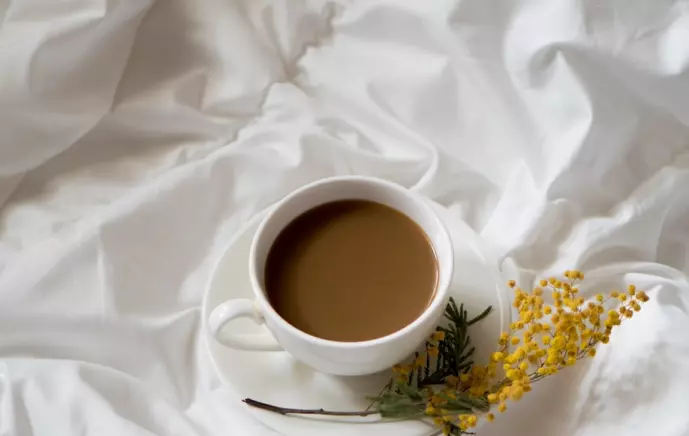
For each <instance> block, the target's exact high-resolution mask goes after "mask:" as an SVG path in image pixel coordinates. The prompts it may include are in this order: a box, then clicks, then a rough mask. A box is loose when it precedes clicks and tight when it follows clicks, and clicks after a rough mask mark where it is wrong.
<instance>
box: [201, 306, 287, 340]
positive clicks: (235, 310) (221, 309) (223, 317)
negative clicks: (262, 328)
mask: <svg viewBox="0 0 689 436" xmlns="http://www.w3.org/2000/svg"><path fill="white" fill-rule="evenodd" d="M238 318H251V319H252V320H253V321H254V322H255V323H256V324H263V315H261V312H260V310H259V308H258V307H257V306H256V303H255V302H254V301H252V300H249V299H246V298H240V299H236V300H229V301H225V302H224V303H222V304H221V305H219V306H218V307H216V308H215V309H213V311H212V312H211V315H210V316H209V317H208V328H209V329H210V333H211V335H213V338H214V339H215V340H216V341H218V342H219V343H221V344H223V345H225V346H227V347H230V348H234V349H236V350H248V351H281V350H282V347H280V344H278V342H277V341H276V340H275V338H274V337H273V335H271V334H270V333H259V334H234V333H225V332H223V327H225V325H226V324H227V323H229V322H230V321H232V320H235V319H238Z"/></svg>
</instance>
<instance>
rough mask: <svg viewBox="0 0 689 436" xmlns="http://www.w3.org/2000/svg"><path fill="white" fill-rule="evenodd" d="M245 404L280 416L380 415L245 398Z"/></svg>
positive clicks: (361, 411)
mask: <svg viewBox="0 0 689 436" xmlns="http://www.w3.org/2000/svg"><path fill="white" fill-rule="evenodd" d="M242 402H243V403H246V404H248V405H249V406H251V407H256V408H257V409H262V410H267V411H269V412H273V413H279V414H280V415H288V414H290V415H329V416H369V415H376V414H378V411H377V410H359V411H356V412H338V411H333V410H324V409H293V408H290V407H279V406H274V405H272V404H267V403H263V402H261V401H256V400H252V399H251V398H245V399H243V400H242Z"/></svg>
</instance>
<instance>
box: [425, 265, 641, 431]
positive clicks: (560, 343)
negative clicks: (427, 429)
mask: <svg viewBox="0 0 689 436" xmlns="http://www.w3.org/2000/svg"><path fill="white" fill-rule="evenodd" d="M583 279H584V274H583V273H582V272H580V271H565V273H564V280H560V279H558V278H555V277H551V278H549V279H548V280H540V281H539V283H538V285H539V286H537V287H535V288H534V289H533V290H531V291H525V290H523V289H521V288H519V287H517V284H516V283H515V282H514V281H510V282H508V285H509V286H510V287H511V288H512V289H513V290H514V302H513V305H514V307H515V308H516V309H517V310H518V312H519V319H518V320H517V321H515V322H513V323H512V324H511V325H510V329H509V331H507V332H503V333H502V334H501V335H500V338H499V347H498V351H496V352H495V353H493V355H492V356H491V361H490V362H489V363H488V364H487V365H484V366H480V365H474V366H473V367H472V368H471V370H470V371H469V372H467V373H465V374H462V375H461V376H460V377H459V380H454V379H450V380H448V382H447V389H446V390H444V391H443V392H444V393H447V392H448V391H452V390H454V391H461V392H466V393H469V395H471V396H472V397H477V398H481V397H484V398H486V399H487V400H488V402H489V403H491V404H494V405H497V410H498V411H499V412H504V411H506V410H507V402H508V401H509V400H512V401H518V400H520V399H521V398H522V396H523V395H524V394H525V393H527V392H529V391H531V389H532V384H533V383H534V382H536V381H538V380H541V379H542V378H544V377H547V376H549V375H552V374H555V373H557V372H558V371H560V370H561V369H563V368H564V367H566V366H571V365H574V364H575V363H576V362H577V360H579V359H582V358H585V357H587V356H590V357H593V356H595V355H596V346H597V345H598V344H599V343H604V344H607V343H608V341H609V340H610V334H611V332H612V330H613V329H614V328H615V327H616V326H618V325H620V323H621V322H622V321H623V319H625V318H632V316H633V315H634V312H638V311H639V310H641V304H642V303H644V302H646V301H648V296H647V295H646V293H644V292H643V291H637V290H636V287H635V286H634V285H630V286H629V287H628V288H627V291H626V292H617V291H613V292H611V293H610V294H609V295H607V296H604V295H602V294H599V295H596V297H595V299H593V300H592V301H586V300H585V299H584V298H583V297H581V296H580V294H581V292H580V290H579V284H580V282H581V281H582V280H583ZM546 298H549V299H550V301H551V303H550V304H546V301H545V300H546ZM612 303H615V304H614V305H615V306H617V307H612ZM606 307H608V309H606ZM432 339H433V340H442V339H441V338H435V337H433V338H432ZM429 352H430V351H429ZM417 360H418V362H417V363H418V364H423V363H425V361H426V360H425V356H424V357H423V359H417ZM503 374H504V376H503ZM436 403H440V404H442V402H441V401H437V396H434V395H429V402H428V408H427V410H426V412H427V414H428V415H429V416H436V417H435V422H436V424H438V425H439V426H443V431H444V432H445V434H449V433H450V432H451V429H452V427H451V426H450V425H449V424H448V423H449V422H453V423H454V425H457V426H458V427H459V428H460V429H461V431H462V432H464V431H466V430H467V429H469V428H472V427H475V426H476V424H477V422H478V420H479V416H477V415H476V414H466V415H459V416H456V417H454V416H453V417H448V416H440V417H439V416H437V413H438V410H439V409H438V407H437V404H436ZM440 415H443V414H442V413H441V414H440ZM483 417H484V418H485V419H486V420H487V421H492V420H493V419H494V415H493V414H492V413H488V414H485V415H483Z"/></svg>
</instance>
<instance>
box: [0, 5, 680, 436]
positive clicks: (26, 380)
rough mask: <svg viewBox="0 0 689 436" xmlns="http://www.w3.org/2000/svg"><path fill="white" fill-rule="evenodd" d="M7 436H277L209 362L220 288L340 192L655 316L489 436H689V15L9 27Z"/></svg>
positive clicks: (270, 16) (428, 8)
mask: <svg viewBox="0 0 689 436" xmlns="http://www.w3.org/2000/svg"><path fill="white" fill-rule="evenodd" d="M0 26H1V27H0V207H1V209H0V435H1V436H15V435H18V436H76V435H84V436H110V435H112V436H122V435H128V436H129V435H132V436H144V435H159V436H167V435H203V436H228V435H259V436H263V435H275V434H276V433H275V432H273V431H269V430H268V429H267V428H265V427H264V426H263V425H262V424H261V423H260V422H258V421H256V420H254V419H253V418H251V417H250V416H249V415H248V414H247V413H246V412H245V411H244V410H243V409H242V408H241V407H239V405H238V404H237V403H236V401H234V400H233V398H232V396H231V395H230V394H228V393H227V392H226V391H225V390H223V388H221V387H220V384H219V381H218V379H217V378H216V376H215V375H214V373H213V372H212V370H211V367H210V364H209V361H208V358H207V356H206V355H205V350H204V346H203V343H202V341H201V334H200V322H201V320H200V313H199V305H200V301H201V297H202V293H203V288H204V284H205V282H206V280H207V278H208V275H209V272H210V271H209V268H210V260H211V259H213V258H215V257H216V256H217V255H218V254H219V250H220V248H221V247H222V246H223V244H224V243H225V241H227V240H228V238H230V237H231V236H232V235H233V234H234V233H235V232H236V231H237V229H238V228H239V227H240V226H241V225H242V223H244V222H246V221H247V220H248V219H249V218H250V217H252V216H253V215H255V214H256V213H258V212H259V211H261V210H263V209H264V208H266V207H267V206H269V205H270V204H271V203H273V202H275V201H276V200H278V199H279V198H281V197H282V196H283V195H285V194H286V193H287V192H289V191H291V190H292V189H294V188H296V187H298V186H300V185H302V184H304V183H306V182H309V181H312V180H315V179H318V178H321V177H325V176H329V175H336V174H367V175H372V176H378V177H383V178H386V179H389V180H393V181H395V182H398V183H400V184H402V185H405V186H417V187H418V188H419V189H421V191H422V192H423V193H424V194H426V195H428V196H429V197H430V198H432V199H434V200H435V201H437V202H439V203H440V204H442V205H444V206H446V207H447V208H449V209H452V210H453V212H454V213H455V214H456V216H457V217H458V219H459V218H460V217H461V218H462V219H464V220H466V222H467V223H468V224H469V225H470V226H471V227H472V228H473V229H474V230H475V231H476V232H477V233H479V234H480V235H481V236H482V237H483V238H484V239H485V240H486V241H487V242H488V243H489V244H490V245H491V246H492V247H493V248H494V250H495V252H496V253H498V254H499V256H500V257H501V258H503V259H505V265H507V263H512V262H514V263H515V264H516V265H517V266H518V267H519V271H520V277H519V279H520V280H521V281H522V282H528V281H530V280H533V279H534V277H535V276H536V275H540V274H546V275H547V274H551V273H555V272H559V271H562V270H564V269H567V268H572V267H577V268H580V269H582V270H585V271H586V272H587V273H588V274H589V276H591V277H593V279H594V280H593V281H594V282H598V283H599V284H600V285H601V286H603V285H606V284H608V285H610V286H621V285H622V284H624V283H625V282H635V283H637V284H638V285H639V286H640V287H643V288H646V289H649V293H650V295H651V296H652V301H651V302H650V303H648V305H647V306H646V307H645V309H644V310H643V311H642V312H641V313H640V314H639V315H638V316H637V317H635V318H634V319H633V320H631V321H630V322H629V323H628V324H626V325H624V326H623V327H622V328H621V329H620V330H619V331H618V332H617V333H616V334H615V335H614V337H613V340H612V343H611V344H610V345H609V346H607V347H605V348H603V349H601V350H600V351H601V353H600V357H599V358H597V359H596V360H594V361H593V363H592V365H591V366H589V367H586V366H583V367H581V368H580V369H578V370H577V369H574V370H573V371H567V372H565V373H562V374H559V375H558V376H556V377H554V378H552V379H550V380H549V381H544V382H543V383H542V384H539V385H538V388H537V389H536V391H535V392H533V393H532V394H530V395H529V396H528V398H527V399H525V400H524V401H523V402H522V403H519V404H518V405H517V406H515V407H511V409H510V410H509V411H508V412H507V413H506V414H505V415H502V416H500V417H499V419H498V422H496V423H494V424H492V425H490V426H486V427H484V428H482V429H481V436H498V435H501V436H505V435H517V436H520V435H554V436H555V435H557V436H560V435H577V436H582V435H591V436H594V435H602V434H606V435H639V436H642V435H643V436H646V435H648V434H662V435H663V436H675V435H688V434H689V414H687V405H689V373H688V372H687V370H686V368H687V367H689V315H688V314H687V311H688V310H689V309H688V308H689V284H688V282H687V278H686V274H687V273H689V248H688V247H689V67H688V63H689V4H688V3H687V2H686V1H671V0H606V1H600V0H590V1H589V0H543V1H540V0H536V1H534V0H514V1H507V0H505V1H498V0H461V1H454V0H434V1H397V2H390V1H364V0H360V1H341V2H321V1H311V2H306V1H298V0H244V1H233V0H203V1H201V0H198V1H185V0H159V1H157V2H153V1H146V0H60V1H49V0H43V1H41V0H0Z"/></svg>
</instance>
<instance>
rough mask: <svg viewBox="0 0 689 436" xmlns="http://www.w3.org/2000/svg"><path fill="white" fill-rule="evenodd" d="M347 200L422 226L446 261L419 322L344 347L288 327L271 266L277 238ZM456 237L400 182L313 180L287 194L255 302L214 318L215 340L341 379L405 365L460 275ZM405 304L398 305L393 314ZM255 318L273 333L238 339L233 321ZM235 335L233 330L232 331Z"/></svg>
mask: <svg viewBox="0 0 689 436" xmlns="http://www.w3.org/2000/svg"><path fill="white" fill-rule="evenodd" d="M345 199H360V200H369V201H374V202H377V203H381V204H384V205H387V206H390V207H392V208H394V209H396V210H398V211H400V212H402V213H404V214H405V215H406V216H408V217H409V218H411V219H412V220H414V221H415V222H416V223H417V224H418V225H419V226H420V227H421V228H422V229H423V230H424V232H425V233H426V235H427V236H428V239H429V240H430V241H431V244H432V246H433V249H434V251H435V255H436V258H437V262H438V284H437V288H436V291H435V295H434V297H433V300H432V301H431V303H430V304H429V306H428V307H427V308H426V310H425V311H424V312H423V313H422V314H421V315H420V316H419V317H418V318H417V319H416V320H414V321H413V322H412V323H411V324H408V325H407V326H405V327H404V328H402V329H400V330H398V331H396V332H394V333H391V334H389V335H387V336H383V337H381V338H376V339H371V340H367V341H361V342H337V341H331V340H326V339H321V338H318V337H315V336H312V335H310V334H308V333H305V332H303V331H301V330H299V329H297V328H296V327H294V326H292V325H291V324H289V323H288V322H287V321H285V320H284V319H283V318H282V317H281V316H280V315H279V314H278V313H277V312H276V311H275V309H273V307H271V305H270V303H269V302H268V298H267V297H266V291H265V286H264V277H263V275H264V273H263V270H264V267H265V261H266V258H267V256H268V252H269V250H270V248H271V246H272V244H273V241H275V238H276V237H277V236H278V234H279V233H280V232H281V231H282V229H284V228H285V226H287V224H289V223H290V222H291V221H292V220H293V219H295V218H296V217H297V216H299V215H301V214H302V213H304V212H306V211H308V210H310V209H312V208H314V207H316V206H318V205H321V204H323V203H328V202H331V201H337V200H345ZM453 265H454V259H453V249H452V241H451V240H450V235H449V233H448V231H447V229H446V228H445V226H444V224H443V223H442V221H441V220H440V218H439V217H438V216H437V215H436V213H435V212H434V211H433V209H432V207H431V206H430V204H429V203H428V202H427V201H426V200H424V199H423V198H422V197H421V196H420V195H418V194H417V193H415V192H412V191H410V190H408V189H406V188H403V187H401V186H399V185H396V184H394V183H390V182H387V181H384V180H380V179H375V178H371V177H362V176H346V177H333V178H329V179H323V180H319V181H317V182H313V183H311V184H308V185H306V186H303V187H302V188H300V189H297V190H296V191H294V192H292V193H291V194H289V195H287V196H286V197H285V198H284V199H283V200H282V201H280V202H279V203H278V204H277V205H276V206H275V207H274V208H273V209H272V210H271V211H270V213H269V214H268V215H267V216H266V217H265V218H264V220H263V222H262V223H261V224H260V226H259V228H258V231H257V232H256V234H255V236H254V239H253V241H252V244H251V250H250V254H249V277H250V281H251V286H252V290H253V293H254V299H253V300H249V299H234V300H229V301H226V302H224V303H222V304H220V305H219V306H217V307H216V308H215V309H214V310H213V311H212V312H211V314H210V316H209V318H208V328H209V331H210V332H211V334H212V335H213V337H214V338H215V340H217V341H218V342H220V343H221V344H223V345H226V346H228V347H231V348H234V349H239V350H251V351H278V350H285V351H287V352H288V353H290V354H291V355H292V356H293V357H294V358H295V359H297V360H299V361H301V362H303V363H305V364H307V365H309V366H311V367H312V368H314V369H316V370H318V371H321V372H324V373H327V374H334V375H364V374H373V373H376V372H380V371H383V370H385V369H388V368H390V367H391V366H393V365H394V364H396V363H399V362H401V361H402V360H404V359H405V358H407V357H408V356H409V355H411V354H412V353H413V352H414V350H415V349H416V348H417V347H418V346H419V345H420V344H421V343H423V341H424V340H425V339H426V338H427V337H428V336H429V335H430V334H431V333H432V332H433V331H434V329H435V326H436V325H437V323H438V322H439V320H440V317H441V316H442V314H443V312H444V309H445V305H446V304H447V301H448V298H449V297H448V287H449V285H450V281H451V279H452V273H453ZM395 304H404V301H391V302H390V307H389V309H388V310H394V307H395ZM237 318H251V319H253V320H254V321H255V322H257V323H259V324H260V323H263V322H265V324H266V325H267V327H268V330H269V331H270V333H272V335H271V334H269V333H266V334H263V335H255V334H254V335H242V334H233V333H232V332H231V325H228V326H227V328H224V327H225V326H226V325H227V324H228V323H230V321H232V320H234V319H237ZM226 330H229V331H226Z"/></svg>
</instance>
